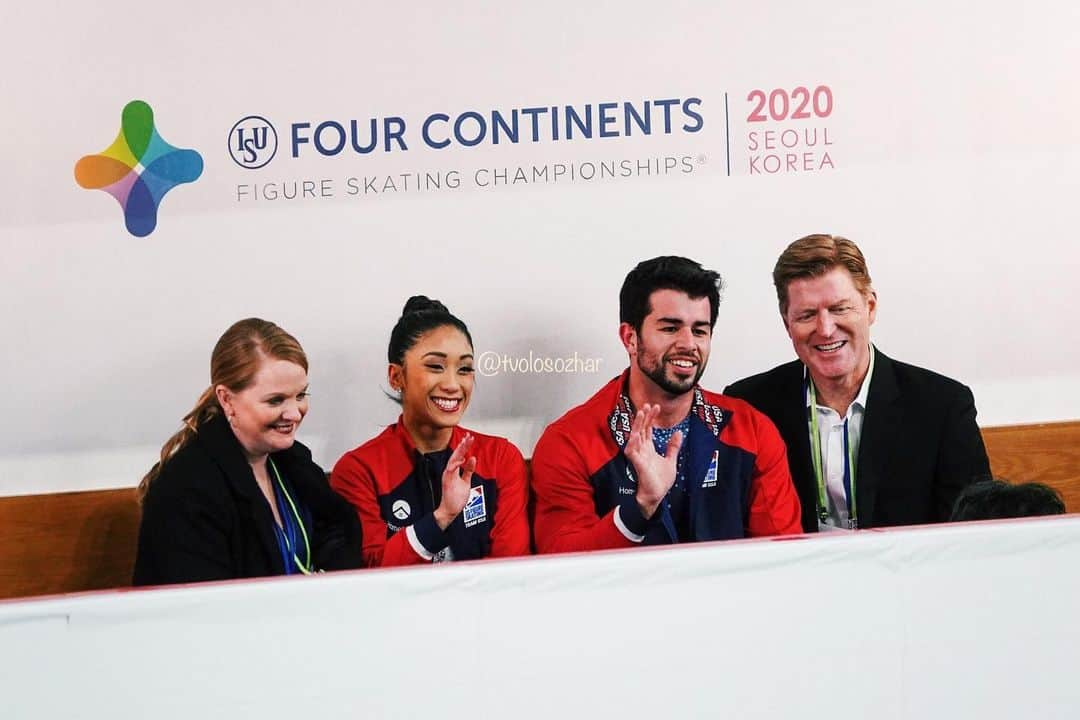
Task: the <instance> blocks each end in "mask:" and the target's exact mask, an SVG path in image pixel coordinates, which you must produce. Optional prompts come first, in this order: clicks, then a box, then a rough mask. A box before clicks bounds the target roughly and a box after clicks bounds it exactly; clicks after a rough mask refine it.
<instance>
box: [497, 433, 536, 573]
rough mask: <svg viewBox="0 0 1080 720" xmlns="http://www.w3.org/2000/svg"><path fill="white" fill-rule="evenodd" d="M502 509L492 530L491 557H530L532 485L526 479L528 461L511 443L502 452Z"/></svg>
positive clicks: (500, 495) (500, 485)
mask: <svg viewBox="0 0 1080 720" xmlns="http://www.w3.org/2000/svg"><path fill="white" fill-rule="evenodd" d="M496 472H497V473H498V474H497V475H496V478H497V479H498V481H499V509H498V511H496V515H495V521H494V523H493V525H492V528H491V553H490V557H510V556H513V555H528V554H529V519H528V516H527V515H526V512H525V502H526V499H527V497H528V492H529V490H528V483H527V481H526V479H525V458H523V457H522V456H521V451H520V450H518V449H517V448H516V447H514V445H513V444H512V443H510V442H509V441H507V442H504V443H503V447H502V451H501V452H500V453H499V460H498V469H497V471H496Z"/></svg>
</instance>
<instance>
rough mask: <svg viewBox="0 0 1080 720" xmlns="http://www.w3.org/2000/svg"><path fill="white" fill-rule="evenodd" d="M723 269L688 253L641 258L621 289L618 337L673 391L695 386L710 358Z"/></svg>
mask: <svg viewBox="0 0 1080 720" xmlns="http://www.w3.org/2000/svg"><path fill="white" fill-rule="evenodd" d="M721 288H722V281H721V279H720V274H719V273H717V272H715V271H713V270H706V269H705V268H703V267H702V266H701V265H700V264H699V263H696V262H694V261H693V260H690V259H688V258H684V257H676V256H670V255H669V256H662V257H656V258H653V259H651V260H645V261H643V262H641V263H638V265H637V267H635V268H634V269H633V270H631V271H630V273H629V274H628V275H627V276H626V280H624V281H623V286H622V290H621V291H620V292H619V322H620V324H619V337H620V339H621V340H622V342H623V346H624V347H626V351H627V353H628V354H629V356H630V372H631V374H634V375H636V374H640V375H641V376H643V378H644V379H647V380H648V381H649V382H651V383H653V384H654V385H656V387H658V388H659V389H660V390H662V391H663V392H665V393H667V394H668V395H671V396H678V395H682V394H683V393H686V392H689V391H690V390H691V389H693V387H694V385H696V384H697V382H698V380H700V379H701V375H702V373H704V372H705V365H706V364H707V363H708V360H709V349H710V347H711V344H712V330H713V327H714V326H715V325H716V316H717V313H718V312H719V305H720V290H721Z"/></svg>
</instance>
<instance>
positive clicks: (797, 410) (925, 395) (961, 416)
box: [724, 348, 990, 532]
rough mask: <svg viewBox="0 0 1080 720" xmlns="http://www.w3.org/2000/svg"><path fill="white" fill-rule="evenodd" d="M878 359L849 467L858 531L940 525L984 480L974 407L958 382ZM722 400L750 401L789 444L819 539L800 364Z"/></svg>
mask: <svg viewBox="0 0 1080 720" xmlns="http://www.w3.org/2000/svg"><path fill="white" fill-rule="evenodd" d="M875 352H876V353H877V354H876V355H875V357H874V376H873V378H871V382H870V392H869V395H868V396H867V398H866V415H865V416H864V417H863V427H862V436H861V439H860V441H859V456H858V458H857V459H856V461H855V463H856V464H855V467H856V469H857V474H856V483H857V488H858V491H857V493H856V498H857V500H856V501H857V502H858V505H859V507H858V513H859V527H862V528H869V527H882V526H886V525H918V524H923V523H932V522H944V521H946V520H948V519H949V513H950V511H951V510H952V505H953V502H954V501H955V500H956V496H957V495H959V494H960V491H961V490H962V489H963V488H964V487H966V486H967V485H968V484H970V483H972V482H975V481H976V480H984V479H988V478H989V477H990V461H989V460H988V459H987V457H986V448H985V447H984V446H983V441H982V435H980V434H979V426H978V425H977V424H976V423H975V398H974V397H973V396H972V394H971V390H970V389H968V388H967V386H965V385H961V384H960V383H958V382H956V381H955V380H950V379H949V378H947V377H945V376H944V375H938V374H937V373H935V372H931V371H929V370H924V369H923V368H919V367H915V366H914V365H908V364H906V363H902V362H897V361H895V360H892V359H890V358H889V357H887V356H886V355H885V354H884V353H883V352H881V351H880V350H877V349H876V348H875ZM724 394H725V395H731V396H734V397H737V398H742V399H744V400H746V401H747V402H749V403H750V404H751V405H753V406H754V407H756V408H757V409H758V410H760V411H761V412H763V413H765V414H766V415H768V416H769V418H770V419H771V420H772V421H773V422H774V423H775V424H776V427H777V429H779V430H780V435H781V436H782V437H783V438H784V442H785V443H786V444H787V448H788V464H789V465H790V467H791V478H792V480H794V482H795V489H796V490H797V491H798V493H799V501H800V502H801V503H802V526H803V530H804V531H806V532H817V517H816V512H817V481H816V480H815V478H814V467H813V461H812V459H811V457H810V432H809V430H808V429H807V419H806V418H807V415H806V396H805V395H804V375H803V364H802V362H800V361H798V360H796V361H794V362H790V363H787V364H786V365H781V366H780V367H777V368H773V369H772V370H770V371H768V372H765V373H761V374H760V375H754V376H752V377H748V378H745V379H743V380H740V381H738V382H737V383H734V384H732V385H730V386H728V387H727V388H726V389H725V390H724Z"/></svg>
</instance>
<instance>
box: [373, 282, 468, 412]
mask: <svg viewBox="0 0 1080 720" xmlns="http://www.w3.org/2000/svg"><path fill="white" fill-rule="evenodd" d="M386 355H387V360H388V361H389V367H388V369H387V380H388V382H389V383H390V388H391V389H392V390H393V391H395V392H397V393H399V398H398V399H399V400H400V402H401V409H402V415H403V417H404V421H405V424H406V426H408V427H409V428H410V429H414V428H415V427H418V426H426V427H427V428H431V429H435V430H439V429H445V428H451V427H454V426H455V425H457V424H458V423H459V422H461V417H462V415H463V414H464V412H465V408H467V407H468V405H469V400H470V399H471V398H472V391H473V381H474V379H475V378H474V372H475V369H474V358H473V341H472V335H471V334H469V329H468V327H466V326H465V323H464V322H462V321H461V320H460V319H458V318H457V317H456V316H454V315H453V314H451V312H450V311H449V310H448V309H447V308H446V306H445V305H443V304H442V303H441V302H439V301H438V300H431V299H429V298H427V297H425V296H423V295H414V296H413V297H411V298H409V299H408V301H407V302H406V303H405V307H404V309H403V310H402V311H401V317H400V318H399V319H398V321H397V324H396V325H394V329H393V331H391V333H390V345H389V348H388V349H387V353H386Z"/></svg>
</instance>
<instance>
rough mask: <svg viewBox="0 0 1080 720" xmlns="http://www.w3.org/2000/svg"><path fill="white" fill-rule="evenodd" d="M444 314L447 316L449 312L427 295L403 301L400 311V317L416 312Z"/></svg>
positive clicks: (415, 296)
mask: <svg viewBox="0 0 1080 720" xmlns="http://www.w3.org/2000/svg"><path fill="white" fill-rule="evenodd" d="M431 311H437V312H444V313H447V314H449V312H450V311H449V310H447V309H446V306H445V305H443V304H442V303H441V302H439V301H438V300H432V299H431V298H429V297H428V296H427V295H413V296H412V297H411V298H409V299H408V300H406V301H405V307H404V308H403V309H402V310H401V315H402V317H404V316H406V315H410V314H412V313H418V312H431Z"/></svg>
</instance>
